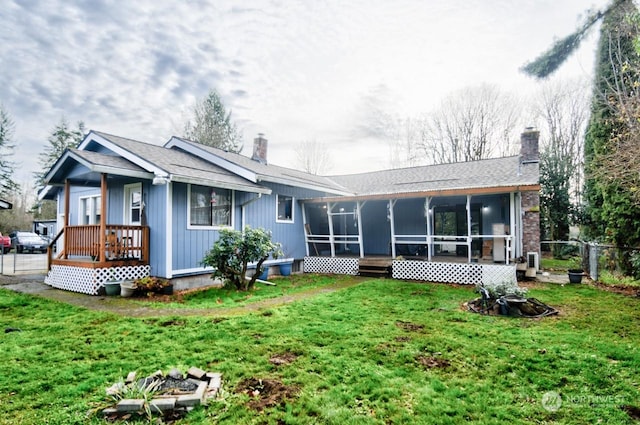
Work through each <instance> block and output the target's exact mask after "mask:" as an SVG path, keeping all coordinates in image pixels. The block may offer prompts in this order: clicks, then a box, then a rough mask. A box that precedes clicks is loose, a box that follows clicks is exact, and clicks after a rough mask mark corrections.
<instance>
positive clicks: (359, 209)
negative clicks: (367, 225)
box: [356, 201, 367, 258]
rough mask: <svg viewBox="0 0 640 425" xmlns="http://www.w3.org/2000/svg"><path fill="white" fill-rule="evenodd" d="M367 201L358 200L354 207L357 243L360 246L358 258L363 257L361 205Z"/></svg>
mask: <svg viewBox="0 0 640 425" xmlns="http://www.w3.org/2000/svg"><path fill="white" fill-rule="evenodd" d="M366 203H367V201H364V202H363V203H360V201H357V202H356V206H357V207H356V208H358V214H357V215H356V220H358V245H359V247H360V258H364V241H363V239H362V212H361V210H362V207H364V204H366Z"/></svg>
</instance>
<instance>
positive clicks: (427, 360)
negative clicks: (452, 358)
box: [416, 356, 451, 369]
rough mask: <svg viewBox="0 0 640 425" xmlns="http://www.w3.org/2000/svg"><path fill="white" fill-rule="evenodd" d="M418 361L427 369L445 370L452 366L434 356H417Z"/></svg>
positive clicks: (445, 360) (447, 361)
mask: <svg viewBox="0 0 640 425" xmlns="http://www.w3.org/2000/svg"><path fill="white" fill-rule="evenodd" d="M416 361H417V362H418V363H419V364H420V365H422V366H424V367H426V368H427V369H444V368H445V367H449V366H451V363H450V362H449V360H447V359H443V358H442V357H434V356H417V357H416Z"/></svg>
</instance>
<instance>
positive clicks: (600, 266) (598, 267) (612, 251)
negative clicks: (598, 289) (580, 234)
mask: <svg viewBox="0 0 640 425" xmlns="http://www.w3.org/2000/svg"><path fill="white" fill-rule="evenodd" d="M540 247H541V250H542V255H543V257H545V256H548V257H551V258H561V259H572V260H573V262H571V263H570V264H571V266H570V268H576V269H582V270H584V271H585V272H587V273H588V274H589V277H591V279H593V280H598V279H599V277H600V275H601V273H602V271H603V270H608V271H620V264H621V262H626V265H627V268H628V269H630V270H633V271H634V273H633V274H635V275H636V276H637V275H638V274H640V248H638V247H619V246H614V245H606V244H599V243H596V242H586V241H581V240H570V241H542V242H541V243H540Z"/></svg>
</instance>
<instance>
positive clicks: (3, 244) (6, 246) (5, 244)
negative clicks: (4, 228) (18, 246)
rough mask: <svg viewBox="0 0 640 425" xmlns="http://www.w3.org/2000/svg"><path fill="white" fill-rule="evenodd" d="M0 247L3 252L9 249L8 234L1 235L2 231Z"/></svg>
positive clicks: (9, 239) (9, 240)
mask: <svg viewBox="0 0 640 425" xmlns="http://www.w3.org/2000/svg"><path fill="white" fill-rule="evenodd" d="M0 247H2V253H3V254H6V253H7V252H9V251H11V238H10V237H9V236H2V233H0Z"/></svg>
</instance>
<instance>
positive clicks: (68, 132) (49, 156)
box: [33, 117, 84, 188]
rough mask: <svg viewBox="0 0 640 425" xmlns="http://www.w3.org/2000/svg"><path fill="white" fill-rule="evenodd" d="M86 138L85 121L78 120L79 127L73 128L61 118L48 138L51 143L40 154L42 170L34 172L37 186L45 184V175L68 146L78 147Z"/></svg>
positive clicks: (39, 159)
mask: <svg viewBox="0 0 640 425" xmlns="http://www.w3.org/2000/svg"><path fill="white" fill-rule="evenodd" d="M83 138H84V123H83V122H82V121H79V122H78V128H77V129H75V130H74V129H71V128H70V127H69V123H68V122H67V120H65V119H64V117H62V118H60V122H59V123H58V124H57V125H56V126H55V127H54V129H53V130H52V131H51V135H50V136H49V138H48V139H47V141H48V142H49V144H48V145H47V146H45V148H44V151H43V152H40V154H38V161H39V163H40V167H41V169H42V171H38V172H35V173H33V176H34V177H35V179H36V182H35V183H36V187H37V188H41V187H43V186H44V177H45V175H46V174H47V173H48V172H49V169H50V168H51V167H52V166H53V164H55V162H56V161H57V160H58V158H60V157H61V156H62V154H63V153H64V151H65V150H66V149H68V148H75V147H77V146H78V145H79V144H80V142H81V141H82V139H83Z"/></svg>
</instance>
